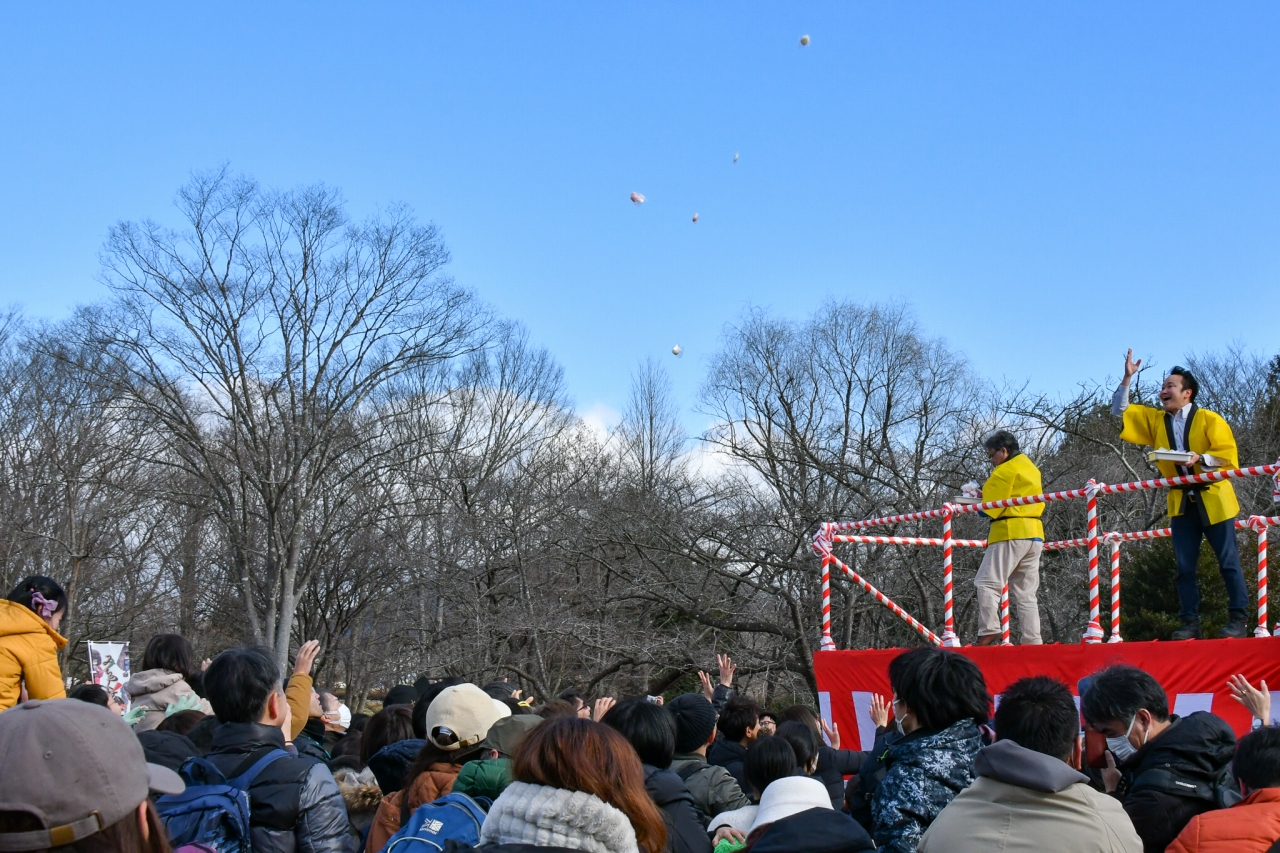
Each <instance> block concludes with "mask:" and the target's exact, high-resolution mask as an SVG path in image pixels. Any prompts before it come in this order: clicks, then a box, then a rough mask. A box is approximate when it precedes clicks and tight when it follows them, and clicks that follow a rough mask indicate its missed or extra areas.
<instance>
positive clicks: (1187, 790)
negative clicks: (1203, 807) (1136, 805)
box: [1128, 764, 1243, 809]
mask: <svg viewBox="0 0 1280 853" xmlns="http://www.w3.org/2000/svg"><path fill="white" fill-rule="evenodd" d="M1141 790H1150V791H1160V792H1161V793H1164V794H1173V795H1174V796H1178V797H1188V798H1190V799H1195V800H1205V801H1206V802H1210V803H1212V804H1213V807H1214V808H1215V809H1228V808H1231V807H1232V806H1234V805H1235V804H1236V803H1238V802H1240V801H1241V800H1242V799H1243V797H1242V796H1241V795H1240V789H1239V788H1238V787H1237V786H1236V784H1235V776H1234V775H1233V774H1232V772H1231V765H1230V764H1228V765H1226V766H1225V767H1223V768H1222V770H1221V771H1220V772H1219V774H1218V777H1217V778H1216V779H1214V780H1213V781H1212V782H1206V781H1203V780H1197V779H1188V778H1187V777H1185V776H1182V775H1179V774H1177V773H1174V772H1171V771H1169V770H1167V769H1164V768H1154V769H1152V770H1145V771H1143V772H1142V773H1139V774H1138V775H1137V776H1136V777H1134V780H1133V781H1132V782H1130V783H1129V791H1128V793H1130V794H1132V793H1133V792H1134V791H1141Z"/></svg>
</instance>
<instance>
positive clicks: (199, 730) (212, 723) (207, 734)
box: [187, 714, 220, 755]
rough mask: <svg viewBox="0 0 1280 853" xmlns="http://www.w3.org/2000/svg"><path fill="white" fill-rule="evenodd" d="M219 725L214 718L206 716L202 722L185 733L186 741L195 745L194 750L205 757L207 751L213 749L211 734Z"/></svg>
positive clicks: (209, 715)
mask: <svg viewBox="0 0 1280 853" xmlns="http://www.w3.org/2000/svg"><path fill="white" fill-rule="evenodd" d="M219 725H220V724H219V723H218V718H217V717H216V716H214V715H213V714H206V715H205V718H204V719H203V720H201V721H200V722H198V723H196V724H195V726H193V727H192V728H191V729H190V730H188V731H187V740H189V741H191V742H192V743H194V744H195V745H196V749H198V750H200V754H201V755H206V754H208V752H209V750H211V749H213V734H214V732H215V731H216V730H217V728H218V726H219Z"/></svg>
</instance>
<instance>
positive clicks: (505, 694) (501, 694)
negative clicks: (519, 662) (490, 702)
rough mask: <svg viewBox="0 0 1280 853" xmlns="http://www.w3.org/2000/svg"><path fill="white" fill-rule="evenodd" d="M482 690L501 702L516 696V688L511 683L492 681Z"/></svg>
mask: <svg viewBox="0 0 1280 853" xmlns="http://www.w3.org/2000/svg"><path fill="white" fill-rule="evenodd" d="M480 689H481V690H483V691H484V692H485V693H488V694H489V696H491V697H492V698H494V699H497V700H498V701H499V702H505V701H507V700H508V699H510V698H511V697H513V696H515V694H516V686H515V685H514V684H512V683H511V682H510V681H490V682H489V683H488V684H486V685H485V686H484V687H481V688H480Z"/></svg>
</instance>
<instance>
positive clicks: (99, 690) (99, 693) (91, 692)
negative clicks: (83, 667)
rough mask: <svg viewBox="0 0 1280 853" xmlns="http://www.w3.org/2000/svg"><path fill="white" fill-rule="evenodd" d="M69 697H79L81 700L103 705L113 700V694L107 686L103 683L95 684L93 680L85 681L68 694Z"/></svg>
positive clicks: (105, 705)
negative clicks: (108, 690)
mask: <svg viewBox="0 0 1280 853" xmlns="http://www.w3.org/2000/svg"><path fill="white" fill-rule="evenodd" d="M67 698H68V699H79V700H80V701H81V702H88V703H89V704H91V705H101V706H102V707H104V708H105V707H107V703H108V702H109V701H110V700H111V694H110V693H108V692H107V688H105V687H103V686H102V685H101V684H94V683H93V682H92V681H89V682H85V683H84V684H81V685H80V686H79V687H77V688H76V689H75V690H72V691H71V692H70V693H68V694H67Z"/></svg>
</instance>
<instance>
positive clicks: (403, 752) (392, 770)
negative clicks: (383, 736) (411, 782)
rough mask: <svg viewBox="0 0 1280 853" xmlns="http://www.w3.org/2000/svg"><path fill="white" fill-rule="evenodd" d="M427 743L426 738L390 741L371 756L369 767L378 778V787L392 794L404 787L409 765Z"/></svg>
mask: <svg viewBox="0 0 1280 853" xmlns="http://www.w3.org/2000/svg"><path fill="white" fill-rule="evenodd" d="M426 745H427V742H426V741H425V740H418V739H417V738H410V739H408V740H398V741H396V742H395V743H389V744H387V745H386V746H384V747H383V748H382V749H380V750H378V751H377V752H375V753H374V754H373V755H372V756H370V758H369V769H370V770H372V771H373V775H374V776H375V777H377V779H378V787H380V788H382V793H384V794H390V793H391V792H392V791H399V790H400V789H401V788H403V787H404V777H405V775H406V774H407V773H408V772H409V765H410V764H412V763H413V760H414V759H415V758H417V757H418V753H419V752H422V748H423V747H424V746H426Z"/></svg>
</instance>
